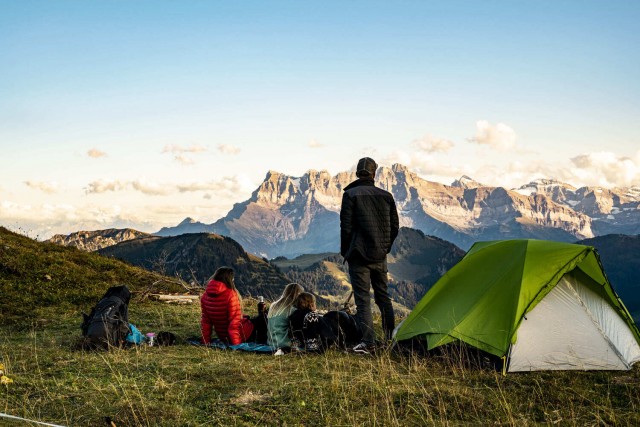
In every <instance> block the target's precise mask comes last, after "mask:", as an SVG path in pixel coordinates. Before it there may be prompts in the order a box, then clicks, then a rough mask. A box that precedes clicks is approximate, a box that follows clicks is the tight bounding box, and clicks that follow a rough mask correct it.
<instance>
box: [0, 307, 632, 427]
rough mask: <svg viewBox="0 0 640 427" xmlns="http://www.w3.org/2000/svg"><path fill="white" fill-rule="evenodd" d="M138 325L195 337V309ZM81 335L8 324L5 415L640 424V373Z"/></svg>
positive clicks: (174, 420)
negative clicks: (99, 347) (505, 371)
mask: <svg viewBox="0 0 640 427" xmlns="http://www.w3.org/2000/svg"><path fill="white" fill-rule="evenodd" d="M130 318H131V320H132V322H133V323H135V324H136V325H137V326H138V327H139V328H140V329H141V330H142V331H143V332H147V331H155V332H158V331H159V330H169V331H172V332H174V333H176V334H177V335H178V336H179V337H181V338H183V339H184V338H185V337H187V336H190V335H197V334H198V319H199V308H198V307H197V306H181V307H175V306H166V305H160V304H151V303H148V304H144V305H140V304H136V305H133V306H132V308H131V314H130ZM78 336H79V329H78V319H75V318H61V319H58V320H57V321H56V322H51V323H47V325H46V326H44V327H43V326H38V327H25V328H24V330H23V331H16V330H15V329H13V328H12V327H9V326H3V327H1V328H0V358H1V361H2V362H3V363H4V365H5V368H6V374H7V375H8V376H10V377H11V378H12V379H13V380H14V382H13V383H12V384H9V385H8V386H6V387H5V386H2V387H1V388H0V409H2V411H3V412H5V413H9V414H12V415H16V416H21V417H24V418H28V419H34V420H42V421H47V422H53V423H58V424H62V425H73V426H85V425H86V426H95V425H101V424H102V423H103V419H104V417H107V416H108V417H111V418H112V419H113V420H114V421H115V423H116V425H118V426H124V425H126V426H157V425H159V426H202V425H207V426H210V425H214V426H215V425H224V426H226V425H282V426H289V425H336V426H352V425H367V426H369V425H373V426H406V425H459V424H471V425H488V424H494V425H512V426H521V425H525V426H526V425H538V424H549V425H553V424H559V425H574V426H585V425H630V426H631V425H640V367H638V366H636V367H635V368H634V369H633V370H631V371H628V372H540V373H519V374H509V375H507V376H503V375H502V374H501V373H500V372H499V371H496V370H494V369H488V368H482V367H478V366H468V363H467V362H466V361H465V360H464V355H456V354H447V355H442V356H440V357H437V358H434V357H431V358H425V357H421V356H416V355H410V354H409V355H404V356H399V355H397V354H395V353H392V352H390V351H387V352H383V353H382V354H379V355H376V356H375V357H358V356H355V355H351V354H345V353H343V352H340V351H329V352H327V353H325V354H321V355H299V354H290V355H286V356H281V357H274V356H270V355H256V354H247V353H239V352H229V351H221V350H212V349H207V348H203V347H193V346H189V345H186V344H184V343H182V344H179V345H176V346H172V347H137V348H132V349H128V350H119V349H113V350H112V351H109V352H83V351H77V350H74V349H73V348H74V344H75V343H76V342H77V339H78ZM0 425H3V424H2V421H0ZM9 425H10V424H9Z"/></svg>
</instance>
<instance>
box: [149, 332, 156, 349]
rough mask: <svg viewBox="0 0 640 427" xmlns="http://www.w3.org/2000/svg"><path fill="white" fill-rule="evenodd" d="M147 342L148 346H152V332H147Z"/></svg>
mask: <svg viewBox="0 0 640 427" xmlns="http://www.w3.org/2000/svg"><path fill="white" fill-rule="evenodd" d="M147 342H148V343H149V347H153V346H154V345H155V342H156V334H154V333H153V332H149V333H148V334H147Z"/></svg>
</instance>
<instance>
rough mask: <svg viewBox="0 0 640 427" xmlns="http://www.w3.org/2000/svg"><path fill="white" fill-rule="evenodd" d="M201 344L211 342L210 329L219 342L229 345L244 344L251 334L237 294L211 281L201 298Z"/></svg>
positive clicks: (249, 322) (215, 281)
mask: <svg viewBox="0 0 640 427" xmlns="http://www.w3.org/2000/svg"><path fill="white" fill-rule="evenodd" d="M200 306H201V308H202V319H201V321H200V327H201V330H202V342H203V343H205V344H209V343H210V342H211V332H212V327H213V329H214V330H215V332H216V335H217V336H218V338H219V339H220V340H222V341H223V342H225V343H228V344H231V345H237V344H241V343H243V342H245V341H246V340H247V338H248V337H249V335H251V332H253V324H252V323H251V321H250V320H249V319H248V318H244V317H243V316H242V307H241V305H240V298H239V297H238V293H237V292H236V291H235V290H233V289H230V288H228V287H227V286H226V285H225V284H224V283H222V282H218V281H217V280H211V281H210V282H209V283H208V284H207V289H206V290H205V292H204V294H203V295H202V298H200Z"/></svg>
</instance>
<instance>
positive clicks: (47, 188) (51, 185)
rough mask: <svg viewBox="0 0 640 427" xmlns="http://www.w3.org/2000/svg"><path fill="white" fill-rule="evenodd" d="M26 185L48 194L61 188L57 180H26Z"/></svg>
mask: <svg viewBox="0 0 640 427" xmlns="http://www.w3.org/2000/svg"><path fill="white" fill-rule="evenodd" d="M24 183H25V185H26V186H27V187H29V188H33V189H34V190H40V191H42V192H44V193H47V194H53V193H57V192H58V190H59V187H60V186H59V185H58V183H57V182H55V181H51V182H44V181H25V182H24Z"/></svg>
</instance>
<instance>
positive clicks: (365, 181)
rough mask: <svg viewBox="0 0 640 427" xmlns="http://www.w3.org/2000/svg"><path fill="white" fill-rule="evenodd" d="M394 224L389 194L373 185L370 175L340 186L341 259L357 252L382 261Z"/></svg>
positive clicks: (394, 231)
mask: <svg viewBox="0 0 640 427" xmlns="http://www.w3.org/2000/svg"><path fill="white" fill-rule="evenodd" d="M398 228H399V221H398V211H397V210H396V203H395V200H393V196H392V195H391V193H389V192H388V191H385V190H383V189H381V188H378V187H376V186H375V185H374V182H373V179H371V178H360V179H358V180H356V181H354V182H352V183H351V184H349V185H348V186H347V187H346V188H345V189H344V194H343V195H342V208H341V209H340V254H342V256H343V257H344V258H345V259H347V260H348V259H349V258H351V257H353V256H354V255H356V254H359V256H360V257H362V259H364V260H365V261H369V262H380V261H384V260H385V259H386V256H387V254H388V253H389V251H391V245H392V244H393V241H394V240H395V238H396V236H397V235H398ZM356 256H358V255H356Z"/></svg>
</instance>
